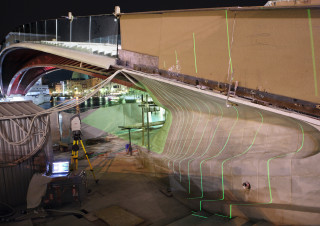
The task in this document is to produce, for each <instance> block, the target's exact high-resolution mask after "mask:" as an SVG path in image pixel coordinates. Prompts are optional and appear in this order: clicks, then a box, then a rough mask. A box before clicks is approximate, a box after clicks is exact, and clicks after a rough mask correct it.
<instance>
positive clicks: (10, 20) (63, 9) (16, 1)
mask: <svg viewBox="0 0 320 226" xmlns="http://www.w3.org/2000/svg"><path fill="white" fill-rule="evenodd" d="M266 2H267V0H194V1H187V0H184V1H176V0H171V1H165V0H149V1H147V0H130V1H128V0H126V1H125V0H118V1H115V0H86V1H84V0H50V1H48V0H1V1H0V9H1V14H0V43H2V41H3V40H4V38H5V36H6V35H7V34H8V33H9V32H10V31H11V30H13V29H14V28H15V27H17V26H19V25H22V24H25V23H30V22H34V21H38V20H44V19H55V18H60V17H61V16H67V14H68V12H72V13H73V15H74V16H87V15H97V14H112V13H113V12H114V7H115V6H117V5H118V6H120V8H121V12H123V13H129V12H144V11H158V10H174V9H193V8H213V7H227V6H257V5H260V6H261V5H264V4H265V3H266ZM70 76H71V74H70V72H67V71H64V70H60V71H58V72H54V73H52V74H50V76H48V77H49V78H55V79H54V81H53V82H56V81H60V80H63V79H68V78H69V77H70ZM50 80H51V79H50Z"/></svg>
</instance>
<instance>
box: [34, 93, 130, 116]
mask: <svg viewBox="0 0 320 226" xmlns="http://www.w3.org/2000/svg"><path fill="white" fill-rule="evenodd" d="M69 99H70V98H66V97H55V98H52V99H51V101H50V102H46V103H43V104H40V105H39V106H40V107H42V108H44V109H49V108H52V107H55V106H57V105H59V104H61V103H63V102H64V101H66V100H69ZM124 102H125V101H124V100H123V98H121V97H120V98H113V97H91V98H89V99H88V100H86V101H84V102H83V103H81V104H79V107H80V112H85V111H87V110H90V109H94V108H99V107H110V106H114V105H119V104H122V103H124ZM65 112H68V113H76V108H70V109H68V110H66V111H65Z"/></svg>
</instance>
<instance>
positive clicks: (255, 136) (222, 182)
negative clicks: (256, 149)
mask: <svg viewBox="0 0 320 226" xmlns="http://www.w3.org/2000/svg"><path fill="white" fill-rule="evenodd" d="M258 113H259V115H260V117H261V123H260V125H259V127H258V129H257V131H256V133H255V135H254V137H253V140H252V142H251V144H250V146H249V147H248V148H247V149H246V150H245V151H244V152H242V153H240V154H237V155H234V156H232V157H230V158H227V159H225V160H224V161H223V162H222V164H221V184H222V198H221V199H216V200H202V201H200V209H201V206H202V202H214V201H222V200H224V181H223V165H224V163H226V162H227V161H229V160H231V159H234V158H237V157H239V156H242V155H244V154H246V153H247V152H248V151H249V150H250V149H251V147H252V146H253V144H254V142H255V140H256V138H257V135H258V133H259V131H260V128H261V126H262V124H263V116H262V114H261V113H260V112H258Z"/></svg>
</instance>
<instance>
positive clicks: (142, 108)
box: [141, 94, 144, 146]
mask: <svg viewBox="0 0 320 226" xmlns="http://www.w3.org/2000/svg"><path fill="white" fill-rule="evenodd" d="M141 104H142V105H143V104H144V103H143V94H141ZM141 110H142V146H143V145H144V107H143V106H142V107H141Z"/></svg>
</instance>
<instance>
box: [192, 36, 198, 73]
mask: <svg viewBox="0 0 320 226" xmlns="http://www.w3.org/2000/svg"><path fill="white" fill-rule="evenodd" d="M193 55H194V67H195V69H196V73H198V67H197V54H196V38H195V36H194V32H193Z"/></svg>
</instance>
